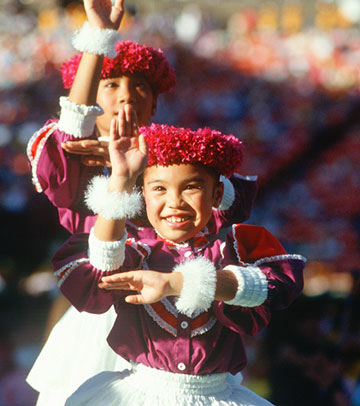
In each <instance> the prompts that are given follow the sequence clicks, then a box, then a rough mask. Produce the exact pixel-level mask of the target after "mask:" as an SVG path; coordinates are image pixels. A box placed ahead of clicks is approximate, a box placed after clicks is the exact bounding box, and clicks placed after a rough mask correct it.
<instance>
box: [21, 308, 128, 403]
mask: <svg viewBox="0 0 360 406" xmlns="http://www.w3.org/2000/svg"><path fill="white" fill-rule="evenodd" d="M115 318H116V313H115V310H114V308H113V307H111V309H110V310H109V311H108V312H106V313H104V314H90V313H85V312H81V313H80V312H78V311H77V310H76V309H75V308H74V307H70V308H69V309H68V310H67V312H66V313H65V314H64V316H63V317H62V318H61V319H60V321H59V322H58V323H57V324H56V325H55V326H54V328H53V329H52V331H51V333H50V335H49V338H48V340H47V341H46V343H45V345H44V347H43V348H42V350H41V352H40V354H39V356H38V358H37V359H36V361H35V363H34V365H33V367H32V369H31V371H30V373H29V375H28V377H27V379H26V381H27V383H28V384H29V385H30V386H32V387H33V388H34V389H35V390H37V391H38V392H39V398H38V401H37V403H36V405H37V406H50V405H51V406H64V404H65V400H66V399H67V398H68V397H69V396H70V394H71V393H73V392H74V391H75V389H77V388H78V387H79V386H80V385H81V384H82V383H83V382H84V381H86V380H87V379H88V378H90V377H92V376H94V375H96V374H98V373H99V372H102V371H123V370H124V369H126V368H130V364H129V363H128V362H127V361H125V360H124V359H123V358H121V357H120V356H119V355H117V354H116V353H115V352H114V351H113V350H112V349H111V348H110V347H109V345H108V343H107V341H106V337H107V335H108V333H109V331H110V329H111V327H112V326H113V324H114V321H115Z"/></svg>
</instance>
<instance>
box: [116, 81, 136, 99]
mask: <svg viewBox="0 0 360 406" xmlns="http://www.w3.org/2000/svg"><path fill="white" fill-rule="evenodd" d="M135 101H136V97H135V92H134V91H133V89H132V88H131V86H130V85H129V84H127V83H126V84H123V85H122V86H121V87H120V88H119V102H120V103H121V104H134V103H135Z"/></svg>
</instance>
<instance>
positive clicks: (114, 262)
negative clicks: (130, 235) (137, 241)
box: [88, 228, 127, 271]
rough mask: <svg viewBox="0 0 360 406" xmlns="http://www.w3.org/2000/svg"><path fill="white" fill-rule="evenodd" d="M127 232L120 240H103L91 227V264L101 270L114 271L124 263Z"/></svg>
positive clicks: (89, 253)
mask: <svg viewBox="0 0 360 406" xmlns="http://www.w3.org/2000/svg"><path fill="white" fill-rule="evenodd" d="M126 239H127V233H126V231H125V233H124V235H123V237H122V238H121V240H119V241H101V240H99V239H98V238H97V237H96V235H95V233H94V228H92V229H91V231H90V235H89V252H88V255H89V260H90V264H91V265H92V266H94V267H95V268H97V269H100V271H114V270H116V269H118V268H120V266H121V265H122V264H123V262H124V258H125V243H126Z"/></svg>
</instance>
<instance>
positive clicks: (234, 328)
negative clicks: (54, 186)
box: [53, 116, 304, 406]
mask: <svg viewBox="0 0 360 406" xmlns="http://www.w3.org/2000/svg"><path fill="white" fill-rule="evenodd" d="M119 118H120V119H119V122H118V123H117V120H115V119H114V120H113V122H112V126H111V136H110V145H109V151H110V158H111V164H112V173H111V177H110V178H109V179H107V178H104V177H97V178H95V179H94V180H93V182H92V185H91V187H90V189H89V192H88V195H87V203H88V205H89V207H90V208H91V209H92V210H93V211H94V212H95V213H99V215H98V218H97V220H96V223H95V226H94V228H93V229H92V230H91V231H90V235H88V234H84V233H82V234H75V235H73V236H72V237H71V238H70V239H69V240H68V241H67V242H66V243H65V244H64V246H63V247H62V248H61V249H60V250H59V251H58V252H57V254H55V256H54V259H53V264H54V268H55V274H56V275H57V276H58V277H59V279H60V280H59V286H60V289H61V291H62V292H63V293H64V295H65V296H66V297H67V298H68V299H69V300H70V301H71V302H72V304H73V305H74V306H75V307H76V308H77V309H78V310H80V311H83V310H85V311H88V312H93V313H101V312H105V311H107V310H108V309H109V307H111V306H114V307H115V310H116V313H117V318H116V321H115V323H114V326H113V328H112V330H111V332H110V334H109V336H108V342H109V344H110V346H111V347H112V348H113V349H114V351H115V352H117V353H118V354H119V355H120V356H122V357H124V358H125V359H127V360H128V361H130V363H131V370H129V371H125V372H102V373H100V374H98V375H96V376H94V377H93V378H91V379H90V380H88V381H87V382H85V383H84V384H83V385H82V386H81V387H80V388H79V389H78V390H77V391H76V392H75V393H74V394H73V395H72V396H71V397H70V398H69V399H68V400H67V402H66V406H80V405H84V406H85V405H87V406H92V405H97V406H98V405H100V404H101V405H104V406H115V405H120V404H121V405H122V406H127V405H129V406H130V405H131V406H132V405H139V406H141V405H147V406H155V405H156V406H162V405H164V406H165V405H166V406H168V405H172V406H185V405H186V406H190V405H198V406H199V405H200V406H201V405H204V406H205V405H206V406H209V405H210V406H211V405H214V406H215V405H219V404H221V405H224V406H226V405H231V406H236V405H243V406H245V405H248V406H250V405H252V406H256V405H259V406H260V405H269V402H267V401H265V400H264V399H262V398H260V397H259V396H257V395H256V394H254V393H253V392H251V391H249V390H248V389H246V388H244V387H243V386H241V385H239V384H235V385H232V384H231V379H230V375H236V374H239V372H240V371H241V370H242V369H243V368H244V366H245V365H246V355H245V349H244V343H243V338H242V336H243V334H256V333H257V332H259V331H260V330H261V329H262V328H263V327H264V326H266V325H267V324H268V322H269V319H270V315H271V311H272V310H273V309H279V308H283V307H285V306H288V305H289V304H290V302H291V301H292V300H293V299H294V297H296V295H297V294H298V293H299V292H300V291H301V288H302V270H303V266H304V258H303V257H301V256H299V255H289V254H287V253H286V252H285V250H284V249H283V247H282V246H281V244H280V243H279V242H278V241H277V240H276V239H275V237H273V236H272V235H271V234H270V233H269V232H267V231H266V230H265V229H264V228H262V227H257V226H249V225H234V226H233V229H232V232H231V233H229V235H228V238H227V241H226V243H224V242H222V241H221V240H220V239H219V238H218V237H217V236H216V235H215V234H206V233H205V232H204V230H205V229H206V225H207V224H208V221H209V218H210V217H211V215H212V207H213V206H215V207H216V206H218V205H219V204H220V202H221V198H222V193H223V184H222V183H221V182H220V181H219V174H222V175H226V176H229V175H231V174H232V172H233V171H234V170H236V169H237V168H238V165H239V164H240V160H241V147H242V145H241V143H240V142H239V141H238V140H237V139H236V138H235V137H233V136H224V135H222V134H220V133H219V132H216V131H211V130H210V129H199V130H198V131H191V130H189V129H181V128H174V127H170V126H166V125H155V124H153V125H151V126H150V127H143V128H141V129H140V134H141V135H140V136H139V135H137V132H136V131H135V132H134V133H133V136H130V137H129V135H128V133H126V131H125V125H124V121H123V120H122V119H121V116H119ZM143 134H144V135H143ZM140 174H143V188H142V191H143V197H144V200H145V205H146V212H147V216H148V219H149V222H150V224H151V226H152V227H151V228H142V229H139V230H138V232H137V233H136V234H133V235H132V237H131V238H128V235H127V230H126V218H127V217H130V218H132V217H134V216H135V215H136V214H137V213H138V212H139V210H140V209H141V202H142V200H141V196H140V193H139V192H138V191H137V190H134V189H133V188H134V186H135V184H136V180H137V178H138V176H139V175H140ZM128 291H134V293H133V294H129V292H128Z"/></svg>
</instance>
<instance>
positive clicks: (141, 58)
mask: <svg viewBox="0 0 360 406" xmlns="http://www.w3.org/2000/svg"><path fill="white" fill-rule="evenodd" d="M84 5H85V10H86V13H87V16H88V23H87V24H85V26H84V27H83V28H82V30H81V31H80V32H79V33H78V34H77V36H76V37H75V38H74V45H75V47H76V48H77V49H78V50H79V51H81V52H82V53H81V54H77V55H75V56H74V57H72V58H71V59H70V60H69V61H67V62H65V63H64V64H63V66H62V75H63V82H64V86H65V88H70V89H71V90H70V94H69V97H62V98H60V106H61V113H60V119H59V120H49V121H48V122H47V123H46V124H45V125H44V127H43V128H41V129H40V130H39V131H38V132H36V133H35V134H34V136H33V137H32V138H31V140H30V141H29V145H28V157H29V160H30V163H31V166H32V174H33V183H34V184H35V187H36V189H37V191H38V192H43V193H45V194H46V195H47V197H48V198H49V200H50V201H51V202H52V203H53V204H54V205H55V206H56V207H57V209H58V213H59V219H60V223H61V224H62V226H64V227H65V228H66V229H67V230H69V231H70V232H71V233H73V232H75V231H77V232H81V231H85V232H88V231H89V230H90V228H91V227H92V225H93V224H94V221H95V218H96V217H95V216H94V215H93V214H92V213H91V212H90V211H89V210H88V209H87V207H86V206H85V205H84V204H83V195H84V190H85V187H86V185H87V183H88V181H89V179H91V178H92V177H93V176H95V175H99V174H101V173H102V172H103V165H110V162H109V159H108V148H107V143H105V142H104V141H99V137H102V138H101V139H103V138H107V137H108V135H109V127H110V122H111V118H112V117H113V116H114V115H117V114H118V109H119V108H120V107H124V108H123V109H122V110H121V114H122V115H123V119H124V120H125V123H126V126H127V127H126V128H127V131H130V129H131V126H132V125H133V124H132V123H133V122H136V120H137V122H138V123H139V124H140V125H145V124H148V122H149V121H150V119H151V116H152V115H153V114H154V113H155V111H156V105H157V97H158V95H159V94H161V93H164V92H168V91H170V90H171V89H172V88H173V87H174V85H175V73H174V70H173V68H172V67H171V66H170V65H169V63H168V61H167V59H166V58H165V56H164V55H163V53H162V52H161V51H156V50H154V49H153V48H151V47H145V46H142V45H139V44H136V43H134V42H130V41H118V33H117V30H118V28H119V26H120V22H121V19H122V14H123V1H116V2H115V4H114V6H111V4H110V1H106V0H97V1H93V0H85V2H84ZM114 44H115V45H114ZM104 55H107V56H104ZM114 56H115V58H113V57H114ZM111 58H113V59H111ZM225 184H226V185H227V189H226V190H227V192H226V193H225V199H223V202H222V205H221V207H222V208H223V209H227V210H217V211H214V212H213V215H212V217H211V219H210V222H209V224H208V228H209V230H211V231H213V232H217V231H218V230H219V229H220V227H222V226H229V225H231V224H232V223H233V222H236V223H238V222H242V221H244V220H246V219H247V218H248V217H249V214H250V212H251V208H252V204H253V201H254V198H255V195H256V190H257V185H256V182H255V181H254V179H253V178H249V177H247V178H243V177H241V176H239V175H234V176H232V178H231V182H230V181H229V180H226V183H225ZM232 185H234V187H233V186H232ZM143 222H144V220H143ZM136 229H137V226H135V224H134V222H132V223H128V233H129V234H131V232H132V230H136ZM59 300H60V301H61V300H62V297H61V296H60V298H59ZM114 318H115V312H114V311H113V309H110V310H109V312H107V313H105V314H103V315H102V316H101V317H100V316H97V317H94V316H93V315H91V314H84V313H83V314H80V313H78V312H77V311H76V310H74V308H73V307H71V308H70V309H69V310H68V312H67V313H66V314H65V315H64V317H63V318H62V319H61V320H60V322H59V323H58V324H57V325H56V326H55V327H54V329H53V330H52V332H51V334H50V336H49V338H48V340H47V342H46V344H45V346H44V347H43V350H42V352H41V353H40V355H39V357H38V359H37V361H36V363H35V365H34V366H33V368H32V370H31V372H30V374H29V376H28V378H27V381H28V383H29V384H30V385H31V386H32V387H34V388H35V389H36V390H38V391H39V392H40V396H39V400H38V403H37V406H47V405H49V404H52V405H53V406H57V405H59V406H63V404H64V402H63V399H65V398H66V396H67V394H68V393H70V392H72V391H73V390H74V388H75V387H77V386H78V384H79V383H80V382H82V381H84V380H85V379H86V378H87V377H89V376H92V375H94V374H95V373H97V372H99V371H102V370H119V369H121V368H123V367H126V363H125V362H123V363H122V364H121V365H119V360H120V357H116V356H115V354H114V353H113V351H112V350H111V349H110V348H108V346H107V344H106V342H105V340H104V337H106V336H107V333H108V331H109V329H110V327H111V326H112V324H113V321H114ZM94 324H96V325H97V328H96V329H94V328H93V327H94ZM90 331H91V332H90ZM95 349H96V351H95ZM89 353H91V354H93V355H92V357H88V354H89ZM64 370H66V371H67V372H66V374H64V373H63V371H64Z"/></svg>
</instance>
